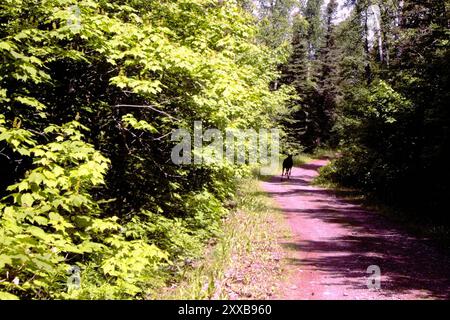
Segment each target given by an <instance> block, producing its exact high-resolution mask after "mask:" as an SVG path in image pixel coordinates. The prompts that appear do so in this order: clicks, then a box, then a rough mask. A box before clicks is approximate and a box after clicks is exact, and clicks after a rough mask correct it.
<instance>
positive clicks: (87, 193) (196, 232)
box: [0, 0, 289, 299]
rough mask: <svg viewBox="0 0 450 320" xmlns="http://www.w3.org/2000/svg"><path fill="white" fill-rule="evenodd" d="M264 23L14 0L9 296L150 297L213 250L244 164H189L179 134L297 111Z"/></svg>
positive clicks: (62, 0) (6, 69)
mask: <svg viewBox="0 0 450 320" xmlns="http://www.w3.org/2000/svg"><path fill="white" fill-rule="evenodd" d="M254 26H255V21H254V18H253V17H252V16H251V15H250V14H249V13H248V12H246V11H244V10H243V9H242V6H240V5H239V3H235V2H233V1H226V2H223V1H213V0H179V1H172V0H164V1H159V0H158V1H152V0H150V1H149V0H126V1H103V0H82V1H72V0H44V1H38V2H37V1H33V0H5V1H2V3H1V4H0V51H1V63H0V177H1V179H0V195H1V196H2V199H1V202H0V298H13V297H20V298H41V299H43V298H45V299H46V298H133V297H134V298H136V297H151V296H152V294H153V290H154V289H155V288H158V286H160V285H161V284H163V283H164V281H166V280H167V277H168V275H170V274H176V272H177V270H178V269H179V267H183V266H184V265H185V264H186V263H187V264H189V261H190V259H191V258H193V257H196V256H198V255H199V254H200V253H201V252H202V248H203V246H204V243H205V241H206V240H207V239H209V238H210V237H212V236H214V234H216V233H217V232H218V230H219V224H220V219H221V217H223V216H224V214H226V209H225V208H224V206H223V203H224V201H225V199H227V198H229V197H231V196H232V194H233V191H234V182H235V179H236V176H239V175H242V174H244V173H245V167H242V166H236V165H232V164H230V163H226V162H220V163H215V162H213V163H209V164H202V165H185V166H176V165H174V164H172V162H171V161H170V153H171V150H172V147H173V146H174V144H175V142H172V141H171V140H170V133H171V132H172V130H173V129H175V128H178V127H184V128H188V129H189V130H192V126H193V121H194V120H202V121H203V125H204V127H205V128H218V129H220V130H225V128H228V127H231V128H254V129H258V128H270V127H272V126H273V125H274V124H275V122H276V121H274V120H277V119H278V118H279V117H280V114H282V113H284V112H286V110H285V107H284V102H285V101H286V100H287V98H288V94H289V89H288V88H287V87H281V88H279V90H270V89H269V84H270V83H271V82H273V80H274V79H275V78H276V77H277V73H276V70H275V69H274V66H276V65H277V64H278V63H280V62H281V61H280V60H279V59H280V58H281V56H279V55H278V54H275V53H273V52H272V51H271V50H269V49H268V47H266V46H264V45H262V44H258V42H257V41H256V34H257V32H256V31H257V30H256V29H255V27H254ZM70 266H72V267H70ZM74 266H76V267H74ZM68 270H71V272H72V274H70V273H69V274H68ZM78 270H79V271H78ZM69 276H70V277H69ZM74 276H75V277H76V276H81V287H80V288H79V289H77V287H76V286H69V289H70V288H73V289H71V290H67V282H68V279H69V282H70V281H72V280H73V277H74ZM73 283H74V284H77V280H75V281H73Z"/></svg>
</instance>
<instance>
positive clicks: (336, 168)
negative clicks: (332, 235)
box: [282, 0, 450, 224]
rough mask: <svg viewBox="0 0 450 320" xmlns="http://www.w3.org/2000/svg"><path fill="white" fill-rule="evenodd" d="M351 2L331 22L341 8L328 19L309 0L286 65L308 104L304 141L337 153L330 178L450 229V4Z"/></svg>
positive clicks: (302, 119)
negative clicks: (449, 207) (449, 202)
mask: <svg viewBox="0 0 450 320" xmlns="http://www.w3.org/2000/svg"><path fill="white" fill-rule="evenodd" d="M346 3H347V5H348V6H349V7H350V8H351V9H352V13H351V15H350V16H349V17H348V18H347V19H346V20H345V21H343V22H340V23H337V22H334V23H331V24H330V19H329V18H330V17H332V21H333V19H334V18H333V17H336V14H335V13H336V10H335V7H336V1H328V4H327V6H326V7H324V10H323V12H322V13H317V9H316V10H315V11H314V10H312V9H313V8H314V6H316V5H317V3H316V2H315V1H308V5H307V6H306V7H304V9H303V11H302V15H301V16H300V17H298V18H297V20H298V21H299V23H298V24H297V27H296V28H295V34H294V37H293V41H292V44H293V54H292V56H291V58H290V60H289V62H288V63H287V64H285V65H283V67H282V69H283V75H284V79H285V83H289V84H292V85H293V86H294V87H295V88H296V89H297V91H298V93H299V96H300V97H301V99H300V100H299V101H296V104H297V105H298V107H299V109H300V111H298V112H297V113H296V114H294V115H295V117H296V120H297V122H296V125H295V126H294V127H296V129H297V131H296V132H295V133H296V138H297V139H298V140H299V142H300V143H301V144H303V145H304V146H306V147H309V148H310V149H314V148H317V147H318V146H320V145H321V144H322V145H324V144H325V145H328V146H332V147H338V148H339V151H340V157H339V159H337V160H335V161H334V162H333V164H332V165H331V166H329V167H328V168H327V169H326V170H324V171H323V176H324V177H326V178H329V179H331V180H333V181H334V182H338V183H340V184H343V185H346V186H351V187H357V188H359V189H362V190H364V191H366V192H368V193H372V194H374V195H376V196H377V197H379V198H380V199H382V200H383V201H385V202H387V203H389V204H391V205H400V206H401V207H406V208H408V209H414V210H408V211H416V212H418V213H419V214H420V215H421V216H422V217H425V218H432V219H433V220H437V221H439V222H444V223H446V224H450V221H449V218H448V215H447V214H445V213H444V212H446V210H445V209H444V208H445V203H446V197H447V196H448V194H449V191H450V171H449V170H448V163H449V160H450V153H449V151H450V145H449V141H450V140H449V138H450V132H449V126H450V118H449V112H448V106H447V105H448V101H449V98H450V97H449V90H448V88H449V87H450V85H449V74H450V72H449V71H450V70H449V61H450V56H449V52H450V51H449V49H450V47H449V44H450V42H449V35H450V32H449V5H450V2H449V1H445V0H439V1H431V0H429V1H414V0H411V1H396V0H392V1H375V0H370V1H368V0H351V1H346ZM318 16H319V17H321V18H322V19H321V21H323V22H322V23H321V24H320V28H318V27H312V26H315V25H316V24H317V17H318ZM312 30H314V32H312ZM317 34H319V37H318V39H319V40H317ZM317 43H319V44H321V45H320V46H319V49H318V50H312V51H311V48H314V44H317ZM316 47H317V45H316ZM299 129H301V130H299Z"/></svg>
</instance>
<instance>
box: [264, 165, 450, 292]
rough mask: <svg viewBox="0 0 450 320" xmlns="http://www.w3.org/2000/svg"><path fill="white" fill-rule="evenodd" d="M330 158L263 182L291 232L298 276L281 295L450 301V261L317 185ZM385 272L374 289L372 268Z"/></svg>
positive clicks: (294, 270) (292, 261)
mask: <svg viewBox="0 0 450 320" xmlns="http://www.w3.org/2000/svg"><path fill="white" fill-rule="evenodd" d="M326 163H327V161H326V160H314V161H313V162H311V163H309V164H306V165H303V166H302V167H300V168H293V169H292V177H291V180H289V181H280V177H279V176H277V177H273V178H272V180H271V181H268V182H263V183H262V187H263V189H264V190H265V191H266V192H267V193H269V194H270V195H271V196H272V197H273V198H274V199H275V202H276V203H277V204H278V206H279V207H280V208H281V209H282V210H283V212H284V214H285V216H286V219H287V221H288V222H289V225H290V226H291V229H292V232H293V242H292V243H285V244H284V245H285V246H287V247H290V248H292V249H294V250H295V254H294V257H293V258H292V259H290V261H289V268H291V269H292V270H291V271H292V274H293V275H292V277H291V279H289V282H288V284H286V286H285V290H284V292H283V293H282V294H281V295H280V296H278V297H276V299H302V300H305V299H306V300H308V299H338V300H341V299H402V300H404V299H449V298H450V259H449V257H448V256H446V255H444V254H443V253H442V252H439V251H438V250H436V249H434V248H433V247H432V246H430V245H429V244H428V243H426V241H425V240H424V239H418V238H415V237H413V236H410V235H408V234H407V233H406V232H405V231H403V230H401V228H399V227H398V226H396V225H394V224H393V223H390V222H389V221H387V219H386V218H384V217H382V216H380V215H377V214H374V213H371V212H368V211H366V210H364V209H363V208H362V207H361V206H359V205H357V204H353V203H350V202H347V201H344V200H342V199H339V198H337V197H336V196H335V194H334V193H333V192H332V191H330V190H326V189H323V188H319V187H316V186H312V185H311V181H312V179H313V178H314V177H315V176H317V174H318V173H317V169H318V168H319V167H321V166H323V165H325V164H326ZM370 265H377V266H379V267H380V269H381V289H368V288H367V279H368V276H369V275H370V274H368V273H367V267H369V266H370Z"/></svg>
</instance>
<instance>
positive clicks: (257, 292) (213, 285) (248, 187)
mask: <svg viewBox="0 0 450 320" xmlns="http://www.w3.org/2000/svg"><path fill="white" fill-rule="evenodd" d="M290 237H291V233H290V228H289V226H288V224H287V223H286V221H285V220H284V218H283V216H282V214H281V212H280V211H279V210H277V209H275V205H274V203H273V200H272V199H271V198H270V197H269V196H268V195H267V194H266V193H265V192H263V191H262V190H261V188H260V181H258V180H257V179H256V178H252V179H247V180H244V181H243V182H242V183H241V186H240V188H239V191H238V195H237V203H236V208H235V209H234V210H233V211H232V212H230V214H229V215H228V216H227V218H226V219H225V220H224V221H223V229H222V233H221V235H220V236H219V237H218V239H217V242H216V243H215V244H214V245H211V246H210V247H209V249H208V250H207V252H206V254H205V258H204V259H202V260H201V261H197V262H195V263H194V265H193V266H192V268H191V269H190V270H186V273H185V275H184V277H183V278H184V280H183V281H182V282H181V283H176V284H173V285H172V286H171V287H169V288H166V289H165V290H163V291H162V293H161V295H160V296H159V297H158V298H159V299H231V300H235V299H271V298H272V297H274V296H276V295H277V294H278V292H280V290H281V289H282V288H280V286H281V283H284V281H285V278H286V272H287V268H286V261H288V260H289V251H286V249H284V248H283V247H282V245H281V243H284V242H289V241H290V240H289V239H290Z"/></svg>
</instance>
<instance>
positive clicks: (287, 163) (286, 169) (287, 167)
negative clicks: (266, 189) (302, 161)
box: [281, 154, 294, 180]
mask: <svg viewBox="0 0 450 320" xmlns="http://www.w3.org/2000/svg"><path fill="white" fill-rule="evenodd" d="M293 165H294V160H293V159H292V155H291V154H290V155H288V157H287V158H286V159H284V160H283V171H282V172H281V180H283V177H284V176H286V177H287V178H288V180H289V179H290V177H291V170H292V166H293Z"/></svg>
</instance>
